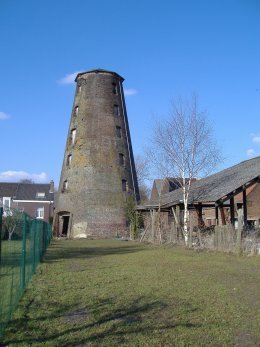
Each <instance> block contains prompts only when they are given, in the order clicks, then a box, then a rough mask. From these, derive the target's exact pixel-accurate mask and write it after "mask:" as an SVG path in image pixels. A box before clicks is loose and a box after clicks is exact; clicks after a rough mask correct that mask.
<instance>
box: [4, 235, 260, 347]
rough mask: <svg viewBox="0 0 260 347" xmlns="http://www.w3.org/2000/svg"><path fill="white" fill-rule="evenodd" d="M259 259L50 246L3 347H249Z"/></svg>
mask: <svg viewBox="0 0 260 347" xmlns="http://www.w3.org/2000/svg"><path fill="white" fill-rule="evenodd" d="M259 262H260V259H259V257H238V256H234V255H228V254H222V253H213V252H212V253H207V252H200V253H197V252H194V251H191V250H185V249H181V248H177V247H156V246H151V245H145V244H139V243H137V242H130V241H128V242H126V241H117V240H74V241H73V240H72V241H69V240H59V241H54V242H52V245H51V246H50V248H49V249H48V252H47V254H46V256H45V261H44V263H43V264H41V265H40V266H39V268H38V271H37V274H36V275H35V276H34V278H33V280H32V282H31V284H30V286H29V288H28V289H27V291H26V293H25V295H24V297H23V299H22V300H21V302H20V304H19V307H18V309H17V310H16V312H15V314H14V317H13V320H12V322H11V323H10V324H9V326H8V328H7V330H6V334H5V337H4V341H3V343H4V344H6V345H8V346H9V347H10V346H52V347H53V346H258V345H259V341H260V335H259V285H260V280H259V279H260V270H259V268H260V267H259Z"/></svg>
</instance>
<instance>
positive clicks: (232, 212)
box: [230, 196, 235, 226]
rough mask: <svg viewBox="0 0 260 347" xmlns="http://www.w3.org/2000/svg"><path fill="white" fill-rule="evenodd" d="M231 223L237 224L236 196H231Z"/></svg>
mask: <svg viewBox="0 0 260 347" xmlns="http://www.w3.org/2000/svg"><path fill="white" fill-rule="evenodd" d="M230 223H231V224H232V225H233V226H234V225H235V202H234V196H232V197H231V198H230Z"/></svg>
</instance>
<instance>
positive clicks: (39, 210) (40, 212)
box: [36, 207, 44, 219]
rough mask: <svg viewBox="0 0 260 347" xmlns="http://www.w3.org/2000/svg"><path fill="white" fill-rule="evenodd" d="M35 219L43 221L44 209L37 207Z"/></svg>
mask: <svg viewBox="0 0 260 347" xmlns="http://www.w3.org/2000/svg"><path fill="white" fill-rule="evenodd" d="M36 218H37V219H43V218H44V207H39V208H37V210H36Z"/></svg>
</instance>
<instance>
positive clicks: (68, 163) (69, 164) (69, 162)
mask: <svg viewBox="0 0 260 347" xmlns="http://www.w3.org/2000/svg"><path fill="white" fill-rule="evenodd" d="M71 158H72V155H71V154H69V155H68V156H67V166H68V167H71Z"/></svg>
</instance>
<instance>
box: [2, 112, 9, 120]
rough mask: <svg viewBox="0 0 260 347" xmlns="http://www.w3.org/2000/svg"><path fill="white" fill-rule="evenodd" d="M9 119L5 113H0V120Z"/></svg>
mask: <svg viewBox="0 0 260 347" xmlns="http://www.w3.org/2000/svg"><path fill="white" fill-rule="evenodd" d="M8 118H10V115H9V114H7V113H5V112H0V120H6V119H8Z"/></svg>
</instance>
